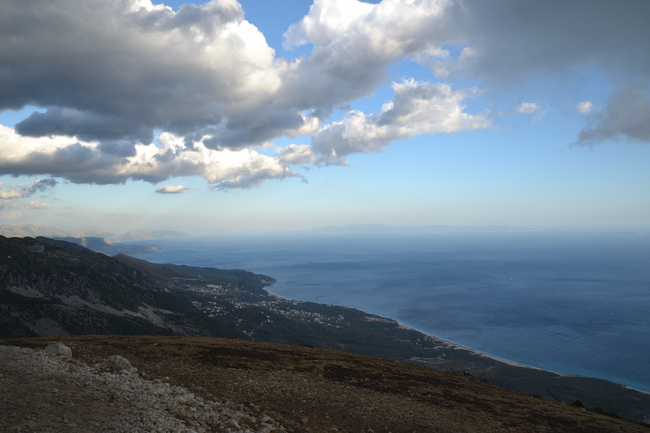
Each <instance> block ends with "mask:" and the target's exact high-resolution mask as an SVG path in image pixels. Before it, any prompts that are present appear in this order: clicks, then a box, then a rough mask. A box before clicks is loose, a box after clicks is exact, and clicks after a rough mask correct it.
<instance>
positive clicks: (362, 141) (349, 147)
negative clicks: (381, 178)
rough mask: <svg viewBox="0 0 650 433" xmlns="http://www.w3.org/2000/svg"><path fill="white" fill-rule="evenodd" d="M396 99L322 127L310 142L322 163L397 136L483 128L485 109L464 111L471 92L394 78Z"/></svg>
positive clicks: (486, 123) (373, 148)
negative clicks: (375, 110) (375, 108)
mask: <svg viewBox="0 0 650 433" xmlns="http://www.w3.org/2000/svg"><path fill="white" fill-rule="evenodd" d="M393 90H394V91H395V99H394V100H393V101H392V102H389V103H386V104H384V106H383V107H382V109H381V111H380V112H379V113H377V114H371V115H366V114H364V113H362V112H359V111H352V112H350V113H349V115H348V116H347V117H346V118H345V119H344V120H342V121H340V122H335V123H333V124H331V125H327V126H324V127H323V128H322V129H321V130H320V131H318V133H316V134H314V136H313V137H312V147H313V148H314V151H315V152H316V153H318V154H320V157H319V161H320V162H321V163H324V164H346V159H345V157H346V156H347V155H350V154H353V153H374V152H379V151H381V149H382V148H383V147H384V146H386V145H388V144H390V143H391V142H393V141H395V140H400V139H408V138H410V137H413V136H415V135H421V134H436V133H438V134H439V133H456V132H462V131H472V130H475V129H480V128H487V127H489V126H490V124H491V122H490V120H489V118H488V117H487V115H486V114H485V113H481V114H468V113H465V112H464V111H463V110H464V109H465V106H464V105H463V101H464V100H465V99H466V98H467V97H468V96H470V95H471V92H467V91H454V90H452V88H451V87H450V86H449V85H446V84H434V83H427V82H417V81H415V80H405V81H402V82H401V83H393Z"/></svg>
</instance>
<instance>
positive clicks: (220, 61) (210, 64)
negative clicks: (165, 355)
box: [0, 0, 650, 233]
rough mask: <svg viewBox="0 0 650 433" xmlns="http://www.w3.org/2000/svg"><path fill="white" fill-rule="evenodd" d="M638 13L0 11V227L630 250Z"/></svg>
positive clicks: (640, 84)
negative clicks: (446, 230)
mask: <svg viewBox="0 0 650 433" xmlns="http://www.w3.org/2000/svg"><path fill="white" fill-rule="evenodd" d="M649 16H650V2H647V1H646V0H636V1H635V0H629V1H625V2H613V1H587V0H583V1H580V0H576V1H572V2H565V1H559V0H550V1H545V2H521V1H516V0H495V1H492V2H485V1H482V0H404V1H397V0H383V1H374V2H360V1H356V0H316V1H314V2H310V1H303V0H291V1H279V0H265V1H259V0H245V1H241V2H239V3H238V2H237V1H235V0H213V1H197V2H194V3H186V2H183V1H171V0H169V1H153V2H152V1H150V0H85V1H83V2H81V1H78V0H32V1H29V2H25V1H24V0H3V1H2V2H0V224H9V225H24V224H36V225H47V226H51V227H57V228H69V229H73V228H82V227H86V226H95V227H99V228H103V229H107V230H112V231H115V232H117V233H124V232H126V231H128V230H131V229H135V228H143V229H148V230H162V229H165V230H179V231H185V232H197V231H201V230H202V231H204V232H205V231H206V230H207V231H209V230H215V232H218V231H221V230H223V231H229V232H233V233H258V232H275V231H293V230H308V229H313V228H318V227H326V226H342V225H348V224H383V225H387V226H427V225H451V226H494V225H503V226H509V227H516V228H520V229H548V228H572V227H573V228H580V229H584V228H587V229H598V230H600V229H603V230H614V231H640V232H642V231H643V230H646V231H647V232H648V233H650V26H648V25H647V17H649Z"/></svg>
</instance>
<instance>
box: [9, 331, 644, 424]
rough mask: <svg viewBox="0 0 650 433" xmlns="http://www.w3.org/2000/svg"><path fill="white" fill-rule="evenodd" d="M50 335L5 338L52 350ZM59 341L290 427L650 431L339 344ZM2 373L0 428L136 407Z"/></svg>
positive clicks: (94, 358)
mask: <svg viewBox="0 0 650 433" xmlns="http://www.w3.org/2000/svg"><path fill="white" fill-rule="evenodd" d="M51 341H53V340H52V338H51V337H50V338H31V339H16V340H0V344H5V345H16V346H22V347H31V348H44V347H45V346H46V345H47V344H48V343H49V342H51ZM56 341H60V342H62V343H64V344H66V345H68V346H69V347H70V348H72V351H73V356H74V358H75V359H76V360H79V361H83V362H84V363H87V364H90V365H92V364H96V363H100V362H102V361H103V360H104V359H105V358H106V357H107V356H110V355H115V354H118V355H122V356H124V357H126V358H127V359H129V360H130V361H131V363H132V364H133V365H134V366H135V367H137V368H138V371H139V373H140V374H141V377H143V378H145V379H149V380H153V379H161V380H162V381H163V382H167V383H170V384H171V385H179V386H183V387H186V388H187V389H188V390H190V391H191V392H193V393H195V394H196V395H197V396H201V397H202V398H204V399H206V401H209V400H218V401H226V400H227V401H230V402H232V403H233V404H234V405H239V404H241V405H243V406H242V407H246V408H247V410H250V411H252V412H253V413H255V414H257V415H256V416H259V417H262V416H264V415H268V416H269V417H270V418H272V419H273V420H276V421H277V423H278V424H277V425H279V426H282V427H283V428H284V429H285V430H286V431H287V432H333V431H349V432H362V431H363V432H369V431H373V432H375V433H379V432H386V433H387V432H392V433H401V432H408V433H411V432H492V431H493V432H506V431H508V432H510V431H515V432H548V431H553V432H650V429H648V428H646V427H643V426H641V425H637V424H633V423H630V422H627V421H622V420H617V419H613V418H610V417H606V416H602V415H598V414H594V413H591V412H587V411H585V410H584V409H578V408H574V407H571V406H567V405H563V404H559V403H555V402H551V401H547V400H542V399H540V398H537V397H533V396H526V395H523V394H519V393H515V392H511V391H506V390H503V389H501V388H498V387H496V386H493V385H490V384H488V383H485V382H482V381H480V380H477V379H475V378H472V377H468V376H462V375H458V374H452V373H446V372H441V371H437V370H434V369H430V368H425V367H418V366H413V365H405V364H401V363H397V362H393V361H387V360H381V359H377V358H369V357H364V356H360V355H353V354H348V353H342V352H336V351H329V350H319V349H313V348H309V347H299V346H287V345H278V344H270V343H261V342H250V341H241V340H234V339H212V338H198V337H197V338H194V337H143V336H136V337H130V336H129V337H127V336H78V337H57V338H56ZM0 374H2V377H0V379H2V380H3V387H2V390H0V393H1V394H2V395H1V396H0V413H2V414H3V416H2V418H1V419H0V431H21V432H24V431H43V430H29V425H30V424H29V421H30V420H31V421H32V425H36V424H37V423H36V424H35V423H34V419H35V418H37V417H52V419H54V416H53V414H54V413H56V414H58V415H57V416H56V420H57V421H56V423H59V424H56V423H54V424H52V427H53V428H52V429H51V430H49V431H53V432H54V431H102V426H103V425H105V424H103V423H104V422H105V421H106V417H109V418H110V417H115V416H117V413H119V412H120V410H126V409H127V408H126V407H125V408H121V409H120V408H119V407H116V405H119V404H120V402H119V401H109V400H106V399H105V398H103V397H101V396H94V397H93V396H91V395H89V393H90V392H91V390H89V389H84V388H83V387H82V388H79V389H69V390H66V389H65V387H66V386H72V385H74V384H73V383H68V384H66V383H59V384H55V383H52V382H51V381H49V382H48V381H44V382H43V383H28V382H29V381H25V380H24V379H23V378H20V377H18V376H16V374H15V372H11V371H7V367H6V366H3V365H1V364H0ZM32 380H33V381H38V380H39V379H38V378H33V379H32ZM57 387H58V388H57ZM53 388H57V392H52V391H51V390H52V389H53ZM93 398H95V400H93ZM66 399H67V400H66ZM68 400H69V401H68ZM92 401H95V403H94V404H91V403H89V402H92ZM80 409H81V410H80ZM62 411H63V412H62ZM62 413H64V415H61V414H62ZM63 418H65V420H64V419H63ZM64 421H65V423H64ZM77 426H78V427H79V428H80V429H79V430H77ZM82 426H83V427H82ZM12 428H14V430H11V429H12ZM214 431H219V430H214ZM234 431H236V430H234Z"/></svg>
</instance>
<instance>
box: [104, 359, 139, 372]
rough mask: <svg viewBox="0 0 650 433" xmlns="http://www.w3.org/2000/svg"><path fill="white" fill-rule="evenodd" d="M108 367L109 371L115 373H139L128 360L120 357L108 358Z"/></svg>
mask: <svg viewBox="0 0 650 433" xmlns="http://www.w3.org/2000/svg"><path fill="white" fill-rule="evenodd" d="M106 365H107V366H108V369H109V370H111V371H114V372H121V371H122V370H126V371H127V372H129V373H135V372H136V371H138V369H137V368H135V367H134V366H132V365H131V363H130V362H129V360H128V359H126V358H124V357H123V356H120V355H111V356H109V357H108V358H106Z"/></svg>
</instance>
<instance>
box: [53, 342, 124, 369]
mask: <svg viewBox="0 0 650 433" xmlns="http://www.w3.org/2000/svg"><path fill="white" fill-rule="evenodd" d="M45 353H51V354H53V355H62V356H64V357H65V358H66V359H72V350H71V349H70V348H69V347H68V346H66V345H65V344H62V343H51V344H49V345H48V346H47V347H46V348H45ZM127 362H128V361H127ZM129 365H130V364H129Z"/></svg>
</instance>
